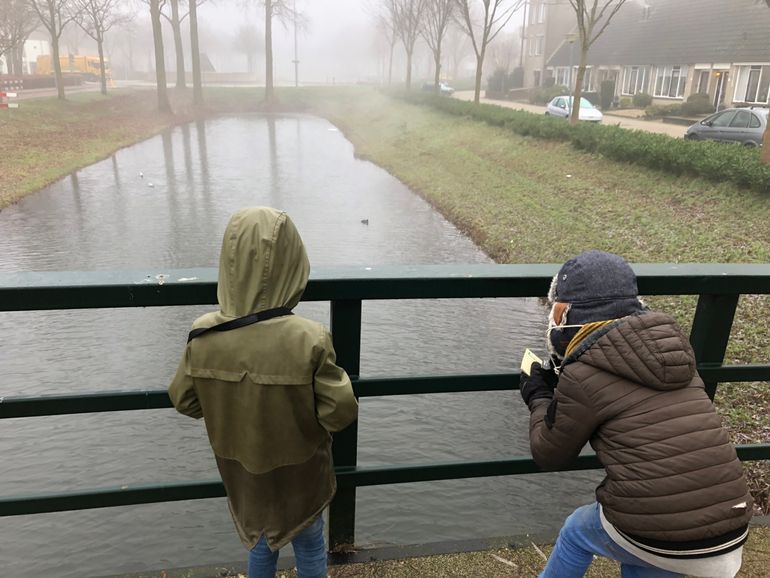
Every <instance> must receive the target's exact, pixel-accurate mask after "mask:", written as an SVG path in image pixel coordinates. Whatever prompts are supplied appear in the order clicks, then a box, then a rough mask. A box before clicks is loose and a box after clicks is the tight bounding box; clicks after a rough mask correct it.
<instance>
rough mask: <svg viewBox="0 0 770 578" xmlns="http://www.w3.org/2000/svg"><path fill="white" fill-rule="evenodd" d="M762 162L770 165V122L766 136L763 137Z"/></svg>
mask: <svg viewBox="0 0 770 578" xmlns="http://www.w3.org/2000/svg"><path fill="white" fill-rule="evenodd" d="M762 164H763V165H770V123H768V125H767V128H766V129H765V136H764V137H763V138H762Z"/></svg>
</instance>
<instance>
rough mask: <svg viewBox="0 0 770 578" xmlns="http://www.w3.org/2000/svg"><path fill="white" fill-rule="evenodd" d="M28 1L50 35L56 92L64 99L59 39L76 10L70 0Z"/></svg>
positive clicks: (75, 14)
mask: <svg viewBox="0 0 770 578" xmlns="http://www.w3.org/2000/svg"><path fill="white" fill-rule="evenodd" d="M29 3H30V6H32V9H33V10H34V11H35V13H36V14H37V17H38V18H39V19H40V22H41V23H42V24H43V26H45V28H46V30H48V33H49V34H50V35H51V60H53V63H52V64H53V70H54V76H55V77H56V94H57V97H58V98H59V99H60V100H64V76H63V75H62V72H61V62H60V61H59V39H60V38H61V35H62V32H63V31H64V27H65V26H67V24H69V23H70V22H72V21H73V20H74V19H75V18H76V17H77V12H76V10H75V7H74V5H73V2H72V1H71V0H29Z"/></svg>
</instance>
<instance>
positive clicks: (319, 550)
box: [249, 516, 326, 578]
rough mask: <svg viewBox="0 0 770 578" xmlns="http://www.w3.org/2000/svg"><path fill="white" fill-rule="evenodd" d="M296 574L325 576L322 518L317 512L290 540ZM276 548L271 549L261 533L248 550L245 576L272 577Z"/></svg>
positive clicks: (307, 577)
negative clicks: (247, 568) (247, 573)
mask: <svg viewBox="0 0 770 578" xmlns="http://www.w3.org/2000/svg"><path fill="white" fill-rule="evenodd" d="M291 545H292V547H293V548H294V559H295V560H296V562H297V577H298V578H326V545H325V544H324V520H323V516H318V517H317V518H316V519H315V521H314V522H313V523H312V524H310V525H309V526H308V527H307V528H305V529H304V530H302V531H301V532H300V533H299V534H297V535H296V536H295V537H294V539H293V540H292V541H291ZM277 564H278V551H277V550H276V551H275V552H271V551H270V548H268V547H267V540H265V536H264V535H263V536H262V537H261V538H260V539H259V542H257V545H256V546H254V548H252V550H251V552H249V578H275V569H276V565H277Z"/></svg>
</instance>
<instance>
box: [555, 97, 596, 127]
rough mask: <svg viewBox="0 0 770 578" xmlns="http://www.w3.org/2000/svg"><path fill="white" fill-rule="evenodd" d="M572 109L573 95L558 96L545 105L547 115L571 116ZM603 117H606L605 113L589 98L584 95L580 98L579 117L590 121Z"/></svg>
mask: <svg viewBox="0 0 770 578" xmlns="http://www.w3.org/2000/svg"><path fill="white" fill-rule="evenodd" d="M571 111H572V97H571V96H557V97H556V98H554V99H553V100H552V101H551V102H549V103H548V105H547V106H546V107H545V115H546V116H558V117H560V118H569V116H570V113H571ZM602 118H604V115H603V114H602V112H601V111H600V110H599V109H598V108H596V107H595V106H594V105H593V104H591V103H590V102H589V101H588V100H587V99H585V98H583V97H581V98H580V110H579V111H578V119H580V120H585V121H588V122H601V121H602Z"/></svg>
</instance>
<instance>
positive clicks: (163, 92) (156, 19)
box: [144, 0, 171, 114]
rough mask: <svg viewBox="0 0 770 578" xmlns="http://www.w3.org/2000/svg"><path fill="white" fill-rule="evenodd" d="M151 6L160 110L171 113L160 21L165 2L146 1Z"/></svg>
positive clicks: (156, 82) (156, 0)
mask: <svg viewBox="0 0 770 578" xmlns="http://www.w3.org/2000/svg"><path fill="white" fill-rule="evenodd" d="M144 2H145V3H147V4H149V6H150V20H151V21H152V40H153V46H154V48H155V84H156V87H157V93H158V110H159V111H160V112H163V113H169V114H170V113H171V103H169V101H168V87H167V86H166V59H165V58H164V52H163V28H162V26H161V21H160V13H161V10H162V9H163V5H164V4H165V0H144Z"/></svg>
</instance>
